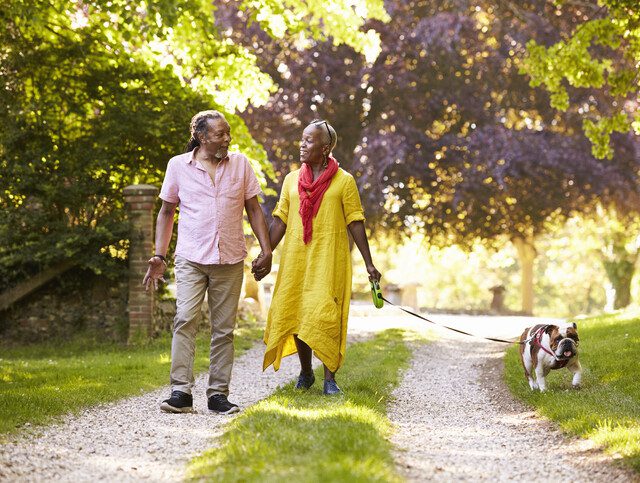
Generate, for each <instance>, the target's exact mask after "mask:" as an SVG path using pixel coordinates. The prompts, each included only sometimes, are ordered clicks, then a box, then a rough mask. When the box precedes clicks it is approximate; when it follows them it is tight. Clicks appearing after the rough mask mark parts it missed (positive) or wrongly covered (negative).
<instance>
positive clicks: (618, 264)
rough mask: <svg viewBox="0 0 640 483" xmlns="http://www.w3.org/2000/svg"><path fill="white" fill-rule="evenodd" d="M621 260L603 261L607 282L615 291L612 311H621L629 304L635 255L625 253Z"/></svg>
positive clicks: (636, 255)
mask: <svg viewBox="0 0 640 483" xmlns="http://www.w3.org/2000/svg"><path fill="white" fill-rule="evenodd" d="M626 255H627V257H624V258H622V259H620V258H618V259H609V260H603V265H604V269H605V271H606V272H607V277H608V278H609V282H610V283H611V286H612V287H613V290H614V291H615V295H614V297H615V298H614V301H613V309H614V310H618V309H623V308H625V307H626V306H627V305H629V304H630V303H631V280H632V279H633V274H634V272H635V265H636V264H635V262H636V259H637V257H638V252H636V253H633V254H632V253H628V252H627V253H626Z"/></svg>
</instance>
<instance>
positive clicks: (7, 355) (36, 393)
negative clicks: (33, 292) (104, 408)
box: [0, 322, 262, 435]
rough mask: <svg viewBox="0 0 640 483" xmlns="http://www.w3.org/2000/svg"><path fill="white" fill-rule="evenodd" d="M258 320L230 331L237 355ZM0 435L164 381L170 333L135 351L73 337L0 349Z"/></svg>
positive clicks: (200, 349) (201, 366) (202, 361)
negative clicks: (59, 340) (233, 334)
mask: <svg viewBox="0 0 640 483" xmlns="http://www.w3.org/2000/svg"><path fill="white" fill-rule="evenodd" d="M205 332H206V331H200V334H199V336H198V338H197V348H196V360H195V364H194V366H195V371H196V372H202V371H205V370H207V368H208V366H209V337H208V334H206V333H205ZM261 335H262V330H261V328H260V327H259V326H258V323H257V322H242V323H241V324H239V327H238V329H237V330H236V333H235V347H236V355H239V354H240V353H242V352H244V351H245V350H247V349H248V348H249V347H251V346H252V345H253V344H254V343H255V341H256V340H259V338H260V336H261ZM0 354H1V355H0V435H2V434H10V433H14V432H16V431H19V430H21V429H23V428H24V427H25V424H26V423H28V424H29V425H40V424H46V423H49V422H51V421H52V420H53V419H54V418H55V417H56V416H60V415H62V414H65V413H68V412H70V411H71V412H76V411H78V410H80V409H82V408H85V407H87V406H92V405H95V404H100V403H106V402H111V401H114V400H117V399H120V398H123V397H127V396H134V395H138V394H140V393H143V392H146V391H149V390H151V389H155V388H157V387H159V386H163V385H165V384H168V383H169V368H170V360H171V335H170V334H166V335H164V336H162V337H160V338H158V339H156V340H153V341H152V342H150V343H148V344H146V345H144V346H137V347H125V346H122V345H118V344H115V343H105V342H97V341H95V340H89V339H87V338H86V337H78V338H77V339H76V340H74V341H70V342H56V343H53V342H52V343H47V344H33V345H29V346H24V347H13V348H10V347H3V348H1V349H0Z"/></svg>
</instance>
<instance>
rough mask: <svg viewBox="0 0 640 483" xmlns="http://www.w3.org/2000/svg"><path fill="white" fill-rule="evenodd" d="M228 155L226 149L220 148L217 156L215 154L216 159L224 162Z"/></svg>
mask: <svg viewBox="0 0 640 483" xmlns="http://www.w3.org/2000/svg"><path fill="white" fill-rule="evenodd" d="M227 153H228V150H227V149H226V148H220V149H218V150H217V151H216V154H214V157H215V158H216V159H220V160H222V159H224V158H226V157H227Z"/></svg>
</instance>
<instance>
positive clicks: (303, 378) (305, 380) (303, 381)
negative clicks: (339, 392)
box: [296, 372, 316, 389]
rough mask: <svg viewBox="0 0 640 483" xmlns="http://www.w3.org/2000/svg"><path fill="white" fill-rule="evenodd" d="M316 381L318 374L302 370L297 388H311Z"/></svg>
mask: <svg viewBox="0 0 640 483" xmlns="http://www.w3.org/2000/svg"><path fill="white" fill-rule="evenodd" d="M314 382H316V376H315V375H314V374H313V372H312V373H311V374H305V373H304V372H301V373H300V375H299V376H298V382H297V383H296V389H309V388H310V387H311V386H313V383H314Z"/></svg>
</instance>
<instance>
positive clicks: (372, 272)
mask: <svg viewBox="0 0 640 483" xmlns="http://www.w3.org/2000/svg"><path fill="white" fill-rule="evenodd" d="M367 272H368V273H369V281H370V282H373V281H374V280H375V281H376V282H380V278H382V274H381V273H380V272H378V269H377V268H376V267H374V266H373V264H371V265H367Z"/></svg>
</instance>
